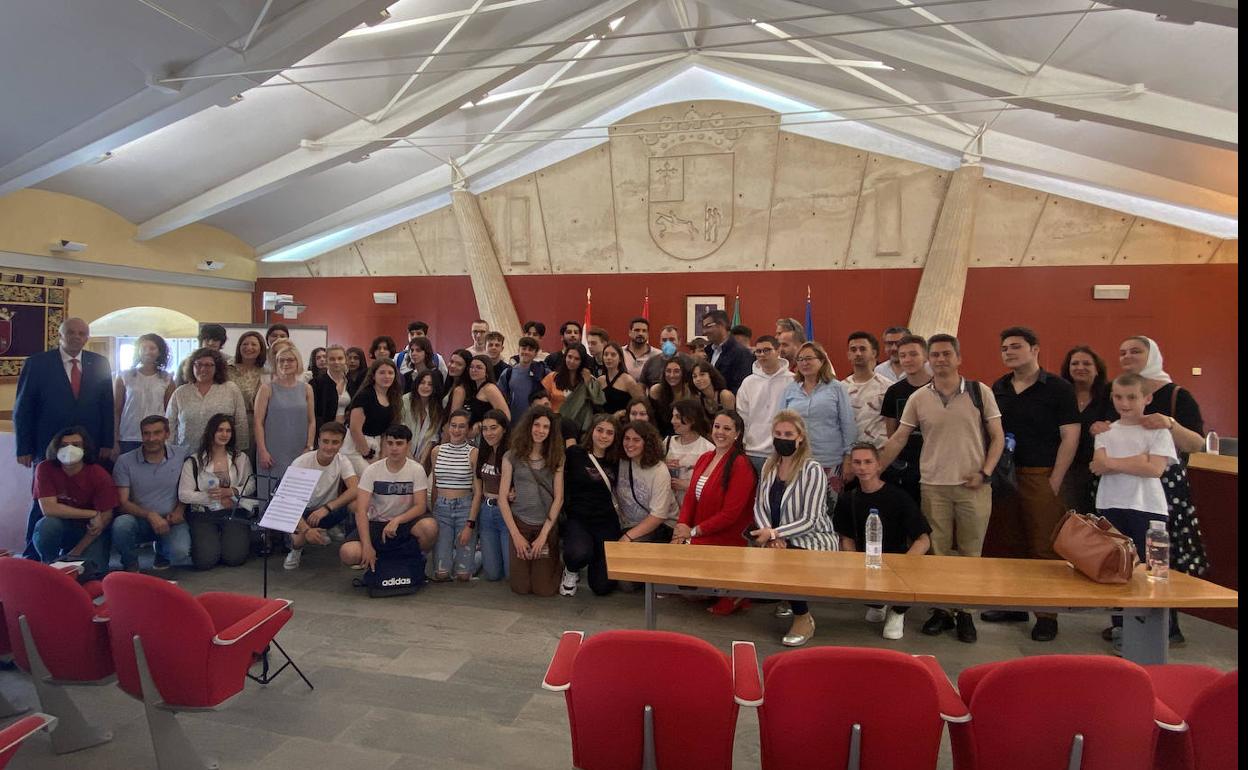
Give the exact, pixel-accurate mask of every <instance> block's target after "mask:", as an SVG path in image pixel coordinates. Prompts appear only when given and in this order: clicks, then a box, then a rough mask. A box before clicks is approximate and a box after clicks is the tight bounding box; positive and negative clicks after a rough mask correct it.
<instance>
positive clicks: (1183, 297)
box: [256, 265, 1239, 435]
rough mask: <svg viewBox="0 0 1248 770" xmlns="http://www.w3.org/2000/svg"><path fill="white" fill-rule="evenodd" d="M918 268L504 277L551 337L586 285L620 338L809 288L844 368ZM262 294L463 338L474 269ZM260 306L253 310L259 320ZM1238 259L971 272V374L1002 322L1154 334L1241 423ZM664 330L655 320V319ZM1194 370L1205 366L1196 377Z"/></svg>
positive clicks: (979, 373) (342, 318) (915, 278)
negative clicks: (718, 303)
mask: <svg viewBox="0 0 1248 770" xmlns="http://www.w3.org/2000/svg"><path fill="white" fill-rule="evenodd" d="M920 273H921V271H920V270H822V271H808V272H806V271H800V272H741V273H711V274H695V275H684V274H678V273H657V274H656V273H651V274H627V273H626V274H620V275H616V274H592V275H540V276H538V275H534V276H512V277H509V278H508V279H507V284H508V286H509V288H510V289H511V296H512V298H513V300H514V301H515V303H516V310H517V312H518V313H519V315H520V319H521V321H522V322H523V321H525V320H528V319H538V320H541V321H544V322H545V323H546V325H547V327H548V329H547V335H546V341H545V347H547V348H552V347H553V346H554V345H555V344H556V343H555V338H556V337H557V336H558V331H557V330H558V326H559V324H560V323H561V322H562V321H565V320H568V319H576V320H580V319H581V318H582V317H583V316H584V313H585V290H586V289H587V288H588V289H590V290H592V292H593V323H594V324H595V325H598V326H602V327H604V328H606V329H607V330H608V331H609V332H611V334H612V336H613V337H616V338H622V337H623V336H624V334H625V331H626V328H627V325H628V320H629V319H630V318H632V317H633V316H635V315H637V314H639V313H640V312H641V305H642V299H643V297H644V296H645V293H646V290H647V289H649V292H650V318H651V321H652V322H653V323H654V324H656V325H663V324H666V323H669V322H670V323H674V324H676V325H677V326H679V327H681V329H682V331H683V330H684V327H685V297H686V295H693V294H712V295H713V294H722V295H725V296H726V297H727V300H728V310H729V312H730V313H731V311H732V297H733V294H734V292H735V291H736V288H737V287H738V286H739V287H740V291H741V318H742V321H743V322H744V323H745V324H746V325H747V326H750V327H752V328H753V329H754V332H755V334H759V333H763V332H764V331H766V332H772V331H774V328H775V326H774V323H775V319H776V318H777V317H779V316H782V315H785V316H793V317H795V318H798V319H801V318H804V316H805V298H806V286H807V285H808V284H809V285H810V287H811V291H812V294H813V306H814V317H815V336H816V338H818V339H820V340H830V341H831V343H830V344H829V345H828V347H829V348H830V352H831V354H832V356H833V361H834V362H835V363H836V364H837V370H838V371H839V372H841V373H842V374H844V372H845V370H847V369H848V365H847V364H846V363H844V355H843V353H842V352H841V351H842V350H843V348H844V345H843V344H842V341H843V340H844V338H845V336H846V335H847V334H849V332H851V331H854V330H855V329H867V330H869V331H872V332H874V333H876V334H878V333H879V332H880V331H881V330H882V329H883V328H884V327H886V326H890V325H893V324H897V323H905V321H906V320H907V319H908V318H909V317H910V308H911V305H912V304H913V302H914V295H915V292H916V290H917V288H918V285H919V276H920ZM1098 283H1114V284H1122V283H1125V284H1130V285H1131V299H1129V300H1126V301H1095V300H1093V299H1092V286H1093V285H1094V284H1098ZM262 291H280V292H285V293H290V294H294V295H295V297H296V298H297V299H298V300H299V301H300V302H302V303H305V304H306V305H307V307H308V309H307V311H305V312H304V314H303V315H302V316H300V318H299V322H300V323H308V324H325V325H328V326H329V331H330V333H329V337H330V340H331V341H334V342H343V343H351V344H359V345H361V346H364V345H367V343H368V342H369V341H370V340H371V339H372V338H373V337H374V336H376V335H378V334H390V335H391V336H393V337H395V338H396V339H398V340H400V343H401V341H402V338H403V336H404V333H405V329H406V325H407V322H408V321H409V320H412V319H416V318H419V319H422V320H424V321H427V322H428V323H429V324H430V326H431V327H432V337H433V342H434V345H435V347H436V348H437V349H438V350H440V351H446V350H450V349H453V348H455V347H460V346H463V345H466V344H467V343H468V342H469V341H470V340H469V336H468V326H469V324H470V323H471V321H472V319H473V318H475V317H476V316H477V309H476V302H475V300H474V295H473V292H472V284H471V282H470V281H469V279H468V278H467V277H466V276H438V277H418V276H413V277H381V278H262V279H260V280H258V281H257V282H256V292H257V298H258V297H259V293H260V292H262ZM374 291H393V292H397V293H398V295H399V304H397V305H375V304H373V301H372V292H374ZM262 317H263V314H262V313H261V312H260V311H259V308H258V299H257V310H256V318H257V320H260V319H261V318H262ZM1238 321H1239V271H1238V265H1199V266H1179V265H1156V266H1139V267H1123V266H1114V267H1108V266H1105V267H1011V268H977V269H974V270H971V271H970V277H969V279H968V282H967V290H966V301H965V304H964V307H963V311H962V323H961V329H960V332H961V333H960V337H961V339H962V342H963V358H964V361H965V364H964V371H965V372H966V373H967V374H968V375H969V376H973V377H978V378H984V379H987V378H991V377H995V376H996V375H998V374H999V373H1000V371H1001V370H1002V367H1001V364H1000V358H999V356H998V353H997V345H998V339H997V333H998V332H999V331H1000V330H1001V329H1003V328H1004V327H1006V326H1009V325H1012V324H1015V323H1021V324H1026V325H1028V326H1031V327H1032V328H1034V329H1035V330H1036V332H1037V334H1038V335H1039V336H1040V340H1041V363H1042V364H1043V365H1044V366H1045V367H1046V368H1048V369H1051V370H1055V369H1057V368H1058V367H1059V366H1060V365H1061V360H1062V356H1063V355H1064V354H1065V352H1066V350H1067V349H1068V348H1069V347H1071V346H1073V345H1076V344H1089V345H1091V346H1092V347H1093V348H1094V349H1096V350H1097V351H1099V352H1100V353H1101V355H1102V356H1105V357H1107V360H1108V362H1109V364H1110V371H1111V373H1112V372H1113V371H1115V370H1116V369H1117V366H1116V359H1117V349H1118V344H1119V343H1120V342H1121V341H1122V339H1123V338H1124V337H1126V336H1128V335H1131V334H1140V333H1143V334H1147V335H1148V336H1151V337H1153V338H1154V339H1155V340H1157V342H1158V344H1159V345H1160V347H1161V349H1162V351H1164V353H1165V362H1166V369H1167V371H1169V372H1170V374H1171V375H1172V376H1173V377H1174V379H1175V380H1176V381H1177V382H1179V383H1180V384H1181V385H1183V386H1184V387H1186V388H1189V389H1190V390H1191V391H1192V393H1193V394H1195V396H1196V398H1197V400H1198V401H1199V402H1200V405H1201V409H1202V411H1203V412H1204V416H1205V425H1206V430H1217V431H1218V432H1219V433H1222V434H1224V435H1238V433H1239V398H1238V387H1237V385H1238V383H1237V377H1238V373H1237V368H1238V348H1239V332H1238ZM654 332H655V334H654V336H655V337H656V338H657V336H658V335H657V328H656V329H655V330H654ZM1192 367H1201V368H1202V369H1203V373H1202V374H1201V375H1200V376H1193V375H1192V373H1191V369H1192Z"/></svg>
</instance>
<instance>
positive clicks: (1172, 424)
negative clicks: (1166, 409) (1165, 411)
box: [1166, 415, 1175, 430]
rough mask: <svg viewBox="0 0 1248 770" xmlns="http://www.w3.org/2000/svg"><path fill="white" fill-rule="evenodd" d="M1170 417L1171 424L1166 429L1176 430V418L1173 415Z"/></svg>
mask: <svg viewBox="0 0 1248 770" xmlns="http://www.w3.org/2000/svg"><path fill="white" fill-rule="evenodd" d="M1167 417H1169V415H1167ZM1169 419H1170V425H1169V426H1168V427H1167V428H1166V430H1174V423H1175V420H1174V418H1173V417H1169Z"/></svg>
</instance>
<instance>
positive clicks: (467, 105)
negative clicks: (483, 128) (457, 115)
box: [459, 100, 477, 110]
mask: <svg viewBox="0 0 1248 770" xmlns="http://www.w3.org/2000/svg"><path fill="white" fill-rule="evenodd" d="M476 106H477V105H476V104H474V103H473V102H472V101H471V100H470V101H466V102H464V103H463V104H461V105H459V108H460V109H461V110H471V109H472V108H473V107H476Z"/></svg>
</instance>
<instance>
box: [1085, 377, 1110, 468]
mask: <svg viewBox="0 0 1248 770" xmlns="http://www.w3.org/2000/svg"><path fill="white" fill-rule="evenodd" d="M1116 419H1118V415H1117V414H1116V413H1115V412H1114V405H1113V404H1112V403H1111V402H1110V400H1109V392H1108V391H1106V392H1103V393H1101V394H1100V395H1098V396H1093V397H1092V400H1091V401H1089V402H1088V405H1087V406H1085V407H1084V408H1083V411H1082V412H1080V413H1079V448H1078V449H1077V450H1075V462H1076V463H1083V464H1084V465H1086V464H1087V463H1090V462H1092V455H1093V454H1094V453H1095V446H1094V445H1095V443H1096V437H1095V436H1093V435H1092V433H1091V432H1090V428H1091V427H1092V423H1094V422H1106V421H1108V422H1113V421H1114V420H1116Z"/></svg>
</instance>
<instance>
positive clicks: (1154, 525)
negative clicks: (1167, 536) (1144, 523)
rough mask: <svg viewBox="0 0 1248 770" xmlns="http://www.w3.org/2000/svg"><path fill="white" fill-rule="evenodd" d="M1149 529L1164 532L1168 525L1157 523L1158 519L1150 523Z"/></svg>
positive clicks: (1162, 522)
mask: <svg viewBox="0 0 1248 770" xmlns="http://www.w3.org/2000/svg"><path fill="white" fill-rule="evenodd" d="M1148 528H1149V529H1154V530H1161V531H1163V532H1164V531H1165V529H1166V523H1165V522H1164V521H1157V520H1156V519H1154V520H1153V521H1150V522H1149V523H1148Z"/></svg>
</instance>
